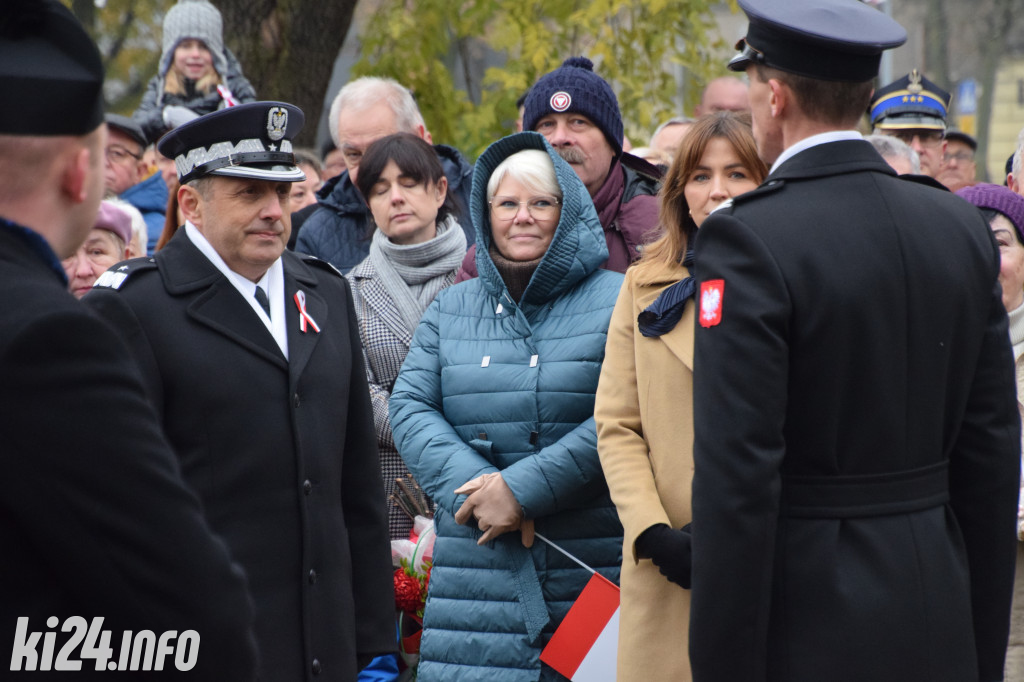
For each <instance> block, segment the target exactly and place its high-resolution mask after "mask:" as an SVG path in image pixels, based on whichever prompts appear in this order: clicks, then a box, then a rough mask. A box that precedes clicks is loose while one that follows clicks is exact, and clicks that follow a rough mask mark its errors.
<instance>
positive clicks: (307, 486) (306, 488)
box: [302, 479, 313, 495]
mask: <svg viewBox="0 0 1024 682" xmlns="http://www.w3.org/2000/svg"><path fill="white" fill-rule="evenodd" d="M302 492H303V493H305V494H306V495H308V494H310V493H311V492H313V484H312V483H310V482H309V479H306V480H305V481H303V482H302Z"/></svg>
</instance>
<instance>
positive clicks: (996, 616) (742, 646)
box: [690, 0, 1020, 682]
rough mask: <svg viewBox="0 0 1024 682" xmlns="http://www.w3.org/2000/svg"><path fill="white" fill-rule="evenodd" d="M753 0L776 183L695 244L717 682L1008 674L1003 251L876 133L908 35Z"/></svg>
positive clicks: (699, 494)
mask: <svg viewBox="0 0 1024 682" xmlns="http://www.w3.org/2000/svg"><path fill="white" fill-rule="evenodd" d="M740 6H741V7H742V8H743V9H744V11H745V12H746V13H747V15H748V17H749V20H750V24H749V29H748V32H747V35H746V38H745V39H744V40H743V41H741V45H740V47H741V49H742V51H741V53H740V54H739V55H738V56H737V57H735V58H734V59H733V61H732V62H731V63H730V66H731V68H733V69H734V70H739V71H746V73H747V75H748V77H749V79H750V102H751V107H752V116H753V128H754V137H755V139H756V141H757V143H758V148H759V151H760V154H761V156H762V158H764V160H765V161H766V162H767V163H769V164H773V166H772V168H771V172H770V174H769V176H768V177H767V179H766V180H765V182H764V184H762V186H761V187H759V188H758V189H756V190H754V191H752V192H750V193H748V194H745V195H742V196H739V197H736V198H735V199H733V201H732V203H731V206H726V207H724V208H722V209H720V210H719V211H717V212H716V213H714V214H712V215H711V217H709V218H708V219H707V221H705V223H704V224H703V225H702V226H701V229H700V233H699V234H698V236H697V240H696V254H695V256H696V278H697V280H698V289H697V292H698V293H697V295H698V296H699V297H700V309H699V310H700V313H699V315H698V323H699V324H698V326H697V330H696V340H695V344H696V346H695V357H694V372H695V374H694V393H695V395H694V400H693V404H694V426H695V447H694V460H695V477H694V481H693V540H692V542H693V544H692V549H693V560H694V563H693V582H692V585H693V595H692V597H693V601H692V612H691V623H690V657H691V661H692V668H693V675H694V680H696V681H697V682H708V681H713V680H721V681H723V682H737V681H739V680H742V681H743V682H759V681H764V680H780V681H781V680H785V681H786V682H821V681H823V680H828V681H829V682H844V681H850V682H853V681H857V682H863V681H865V680H871V682H888V681H893V682H896V681H897V680H898V681H900V682H906V681H907V680H922V681H923V680H928V681H929V682H943V681H948V682H968V681H976V680H982V681H991V680H1001V679H1002V674H1003V656H1004V652H1005V647H1006V640H1007V628H1008V614H1009V606H1010V593H1011V586H1012V580H1013V569H1014V556H1015V555H1014V552H1015V546H1014V543H1015V535H1014V528H1015V527H1014V523H1015V518H1016V508H1017V493H1018V486H1019V478H1020V473H1019V466H1020V464H1019V455H1020V425H1019V422H1018V417H1017V413H1016V405H1015V392H1014V382H1013V361H1012V356H1011V352H1010V345H1009V340H1008V336H1007V321H1006V315H1005V313H1004V312H1003V310H1002V304H1001V301H1000V289H999V284H998V282H997V273H998V270H999V254H998V252H997V249H996V247H995V245H994V243H993V241H992V238H991V235H990V233H989V231H988V230H987V228H986V226H985V222H984V220H983V219H981V217H980V216H979V215H978V213H977V211H975V210H974V209H973V208H972V207H970V206H967V205H965V204H964V203H963V202H960V201H958V200H957V197H954V196H952V195H950V194H948V193H945V192H941V191H937V190H934V189H932V188H930V187H925V186H922V185H920V184H917V183H913V182H907V181H904V180H901V179H899V178H898V177H897V176H896V175H895V173H894V172H893V171H892V170H891V169H890V168H889V167H888V165H887V164H886V163H885V162H884V161H883V160H882V158H881V157H880V156H879V155H878V154H877V153H876V152H875V151H874V149H873V148H872V147H871V145H870V144H869V143H867V142H865V141H863V140H862V139H860V135H859V134H858V133H856V132H855V131H854V128H855V126H856V124H857V122H858V119H859V117H860V116H861V115H862V113H863V112H864V111H865V110H866V107H867V103H868V101H869V99H870V97H871V81H872V79H873V78H874V77H875V75H876V73H877V68H878V64H879V61H880V55H881V53H882V51H883V50H885V49H887V48H891V47H894V46H897V45H899V44H901V43H902V42H903V41H904V40H905V33H904V31H903V29H902V28H901V27H900V26H899V25H898V24H895V23H894V22H892V21H891V20H890V19H889V18H888V17H886V16H885V15H884V14H882V13H881V12H879V11H877V10H875V9H873V8H871V7H870V6H868V5H866V4H863V3H860V2H857V0H791V1H790V2H785V3H780V2H777V1H776V0H740Z"/></svg>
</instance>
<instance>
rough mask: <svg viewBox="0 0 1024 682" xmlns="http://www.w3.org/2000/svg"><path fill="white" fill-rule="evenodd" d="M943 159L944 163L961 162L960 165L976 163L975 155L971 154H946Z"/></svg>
mask: <svg viewBox="0 0 1024 682" xmlns="http://www.w3.org/2000/svg"><path fill="white" fill-rule="evenodd" d="M942 159H943V161H959V162H960V163H967V162H968V161H974V154H971V153H969V152H956V153H955V154H946V155H945V156H943V157H942Z"/></svg>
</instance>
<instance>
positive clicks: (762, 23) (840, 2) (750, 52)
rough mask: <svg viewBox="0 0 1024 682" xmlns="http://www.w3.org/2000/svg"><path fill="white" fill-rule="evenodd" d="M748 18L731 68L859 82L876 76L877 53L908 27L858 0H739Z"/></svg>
mask: <svg viewBox="0 0 1024 682" xmlns="http://www.w3.org/2000/svg"><path fill="white" fill-rule="evenodd" d="M739 4H740V7H741V8H743V11H744V12H746V14H747V17H748V18H749V20H750V25H749V27H748V28H747V35H746V37H745V38H742V39H741V40H740V41H739V42H738V43H737V44H736V49H738V50H740V53H739V54H738V55H736V56H735V57H733V58H732V60H731V61H730V62H729V68H730V69H731V70H733V71H745V70H746V68H747V67H748V66H749V65H750V64H762V65H764V66H768V67H772V68H775V69H779V70H780V71H786V72H788V73H794V74H796V75H798V76H806V77H808V78H815V79H818V80H827V81H844V82H854V83H863V82H866V81H869V80H871V79H872V78H874V77H875V76H876V75H878V65H879V63H880V62H881V59H882V52H884V51H885V50H888V49H890V48H893V47H898V46H900V45H902V44H903V43H904V42H906V40H907V32H906V31H905V30H904V29H903V27H902V26H900V25H899V24H898V23H896V22H895V21H893V20H892V19H891V18H889V17H888V16H886V15H885V14H883V13H882V12H879V11H878V10H876V9H873V8H871V7H868V6H867V5H865V4H864V3H862V2H860V0H789V1H787V2H778V0H739Z"/></svg>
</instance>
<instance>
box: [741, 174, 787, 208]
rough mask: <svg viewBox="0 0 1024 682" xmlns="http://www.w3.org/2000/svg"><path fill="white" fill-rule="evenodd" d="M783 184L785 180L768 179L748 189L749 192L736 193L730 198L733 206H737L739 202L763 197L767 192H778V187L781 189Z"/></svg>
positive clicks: (742, 202)
mask: <svg viewBox="0 0 1024 682" xmlns="http://www.w3.org/2000/svg"><path fill="white" fill-rule="evenodd" d="M785 184H786V181H785V180H769V181H768V182H766V183H764V184H762V185H759V186H758V187H756V188H754V189H752V190H750V191H749V192H745V193H743V194H738V195H736V196H734V197H733V198H732V203H733V205H734V206H739V205H740V204H745V203H747V202H749V201H753V200H754V199H757V198H758V197H763V196H765V195H767V194H772V193H773V192H778V191H779V190H780V189H782V188H783V187H784V186H785Z"/></svg>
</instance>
